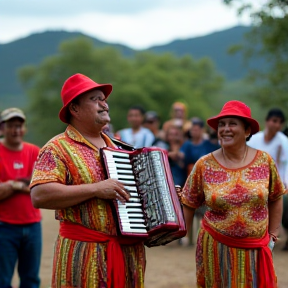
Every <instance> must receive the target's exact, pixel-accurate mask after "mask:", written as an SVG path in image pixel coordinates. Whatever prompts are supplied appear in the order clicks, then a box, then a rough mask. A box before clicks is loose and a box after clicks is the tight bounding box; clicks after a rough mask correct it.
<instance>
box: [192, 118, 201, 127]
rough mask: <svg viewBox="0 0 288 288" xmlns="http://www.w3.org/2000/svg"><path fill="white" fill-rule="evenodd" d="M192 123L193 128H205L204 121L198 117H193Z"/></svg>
mask: <svg viewBox="0 0 288 288" xmlns="http://www.w3.org/2000/svg"><path fill="white" fill-rule="evenodd" d="M191 122H192V125H193V126H194V125H196V126H199V127H200V128H203V127H204V121H203V120H202V119H200V118H198V117H193V118H192V119H191Z"/></svg>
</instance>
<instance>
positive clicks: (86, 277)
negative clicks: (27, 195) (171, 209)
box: [31, 74, 145, 288]
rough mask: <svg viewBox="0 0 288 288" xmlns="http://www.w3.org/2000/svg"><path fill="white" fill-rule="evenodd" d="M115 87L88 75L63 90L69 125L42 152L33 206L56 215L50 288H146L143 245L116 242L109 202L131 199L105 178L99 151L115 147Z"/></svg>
mask: <svg viewBox="0 0 288 288" xmlns="http://www.w3.org/2000/svg"><path fill="white" fill-rule="evenodd" d="M111 91H112V86H111V85H110V84H98V83H96V82H94V81H93V80H92V79H90V78H88V77H87V76H85V75H82V74H75V75H73V76H71V77H70V78H68V79H67V80H66V82H65V83H64V85H63V88H62V91H61V97H62V101H63V107H62V108H61V110H60V113H59V118H60V120H61V121H62V122H64V123H67V124H69V125H68V127H67V129H66V131H65V132H64V133H62V134H59V135H57V136H56V137H54V138H52V139H51V140H50V141H48V143H47V144H46V145H45V146H44V147H43V148H42V149H41V151H40V154H39V157H38V161H37V163H36V165H35V169H34V173H33V177H32V181H31V188H32V189H31V197H32V201H33V204H34V206H35V207H38V208H46V209H54V210H56V219H57V220H59V221H60V230H59V236H58V238H57V240H56V243H55V249H54V261H53V272H52V285H51V287H52V288H64V287H65V288H68V287H71V288H72V287H81V288H104V287H105V288H143V286H144V272H145V249H144V245H143V242H142V241H141V239H134V238H133V237H132V238H128V239H127V238H123V237H120V236H117V232H116V227H117V225H116V222H115V218H114V217H113V213H112V210H111V206H110V202H111V199H118V200H120V201H123V202H126V201H127V200H128V199H129V195H128V193H127V192H126V191H125V189H124V186H123V184H122V183H121V182H119V181H117V180H115V179H111V178H109V179H107V180H105V179H106V177H105V170H104V166H103V164H102V161H101V158H100V152H99V150H100V148H102V147H105V146H109V147H115V145H114V144H113V142H112V141H111V139H110V138H109V137H108V136H107V135H105V134H104V133H102V129H103V127H104V126H105V125H107V123H109V122H110V117H109V107H108V104H107V97H108V96H109V94H110V93H111Z"/></svg>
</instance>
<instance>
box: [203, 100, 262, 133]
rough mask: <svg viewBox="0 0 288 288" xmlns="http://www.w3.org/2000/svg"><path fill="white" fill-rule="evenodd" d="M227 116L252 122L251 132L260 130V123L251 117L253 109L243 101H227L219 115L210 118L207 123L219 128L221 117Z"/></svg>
mask: <svg viewBox="0 0 288 288" xmlns="http://www.w3.org/2000/svg"><path fill="white" fill-rule="evenodd" d="M226 117H240V118H243V120H244V121H245V122H247V123H248V124H250V127H251V134H255V133H257V132H258V131H259V123H258V122H257V121H256V120H255V119H253V118H252V117H251V109H250V108H249V107H248V106H247V105H246V104H245V103H243V102H241V101H237V100H232V101H228V102H227V103H225V105H224V106H223V108H222V110H221V112H220V113H219V114H218V115H217V116H214V117H211V118H209V119H208V120H207V124H208V125H209V126H210V127H212V128H213V129H215V130H217V129H218V122H219V119H221V118H226Z"/></svg>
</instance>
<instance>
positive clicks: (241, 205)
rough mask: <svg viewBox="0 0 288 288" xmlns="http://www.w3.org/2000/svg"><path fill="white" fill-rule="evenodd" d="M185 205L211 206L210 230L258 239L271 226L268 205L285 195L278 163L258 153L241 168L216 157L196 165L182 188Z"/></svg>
mask: <svg viewBox="0 0 288 288" xmlns="http://www.w3.org/2000/svg"><path fill="white" fill-rule="evenodd" d="M183 190H184V196H183V203H184V204H185V205H187V206H189V207H192V208H198V207H200V206H201V205H202V204H205V205H206V206H207V207H208V210H207V211H206V213H205V215H204V217H205V219H206V220H207V222H208V224H209V225H210V227H211V228H213V229H214V230H216V231H217V232H219V233H222V234H224V235H227V236H230V237H240V238H241V237H252V238H259V237H262V236H263V235H264V233H265V232H266V230H267V227H268V203H269V202H270V201H275V200H277V199H278V198H279V197H280V196H281V195H283V194H284V193H285V189H284V185H283V183H282V182H281V179H280V177H279V174H278V171H277V168H276V165H275V162H274V161H273V159H272V158H271V156H270V155H269V154H267V153H265V152H263V151H260V150H258V151H257V153H256V156H255V158H254V159H253V161H252V162H251V163H250V164H249V165H247V166H245V167H242V168H238V169H228V168H226V167H223V166H222V165H221V164H220V163H219V162H218V161H217V160H216V159H215V157H214V156H213V154H212V153H211V154H208V155H206V156H203V157H202V158H201V159H199V161H198V162H197V163H196V164H195V166H194V168H193V170H192V172H191V174H190V175H189V177H188V179H187V182H186V184H185V186H184V188H183Z"/></svg>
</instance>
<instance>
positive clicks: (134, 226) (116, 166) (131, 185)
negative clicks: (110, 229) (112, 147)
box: [105, 151, 147, 234]
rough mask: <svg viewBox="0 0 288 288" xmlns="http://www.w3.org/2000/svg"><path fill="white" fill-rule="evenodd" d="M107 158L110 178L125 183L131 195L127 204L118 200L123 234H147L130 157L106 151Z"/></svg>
mask: <svg viewBox="0 0 288 288" xmlns="http://www.w3.org/2000/svg"><path fill="white" fill-rule="evenodd" d="M105 156H106V161H107V165H108V170H109V174H110V178H112V179H117V180H118V181H119V182H121V183H123V184H124V185H125V186H124V187H125V189H126V191H127V192H129V194H130V199H129V201H128V202H126V203H122V202H121V201H119V200H116V201H117V212H118V217H119V220H120V223H119V224H120V225H121V228H122V229H121V230H122V232H125V233H132V234H134V233H135V234H137V233H140V234H146V233H147V229H146V225H145V219H144V218H145V217H144V212H143V209H142V204H141V199H140V195H139V194H138V192H137V187H136V179H135V176H134V174H133V169H132V168H133V167H132V165H131V161H130V159H129V155H128V154H126V153H121V152H115V151H105Z"/></svg>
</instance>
